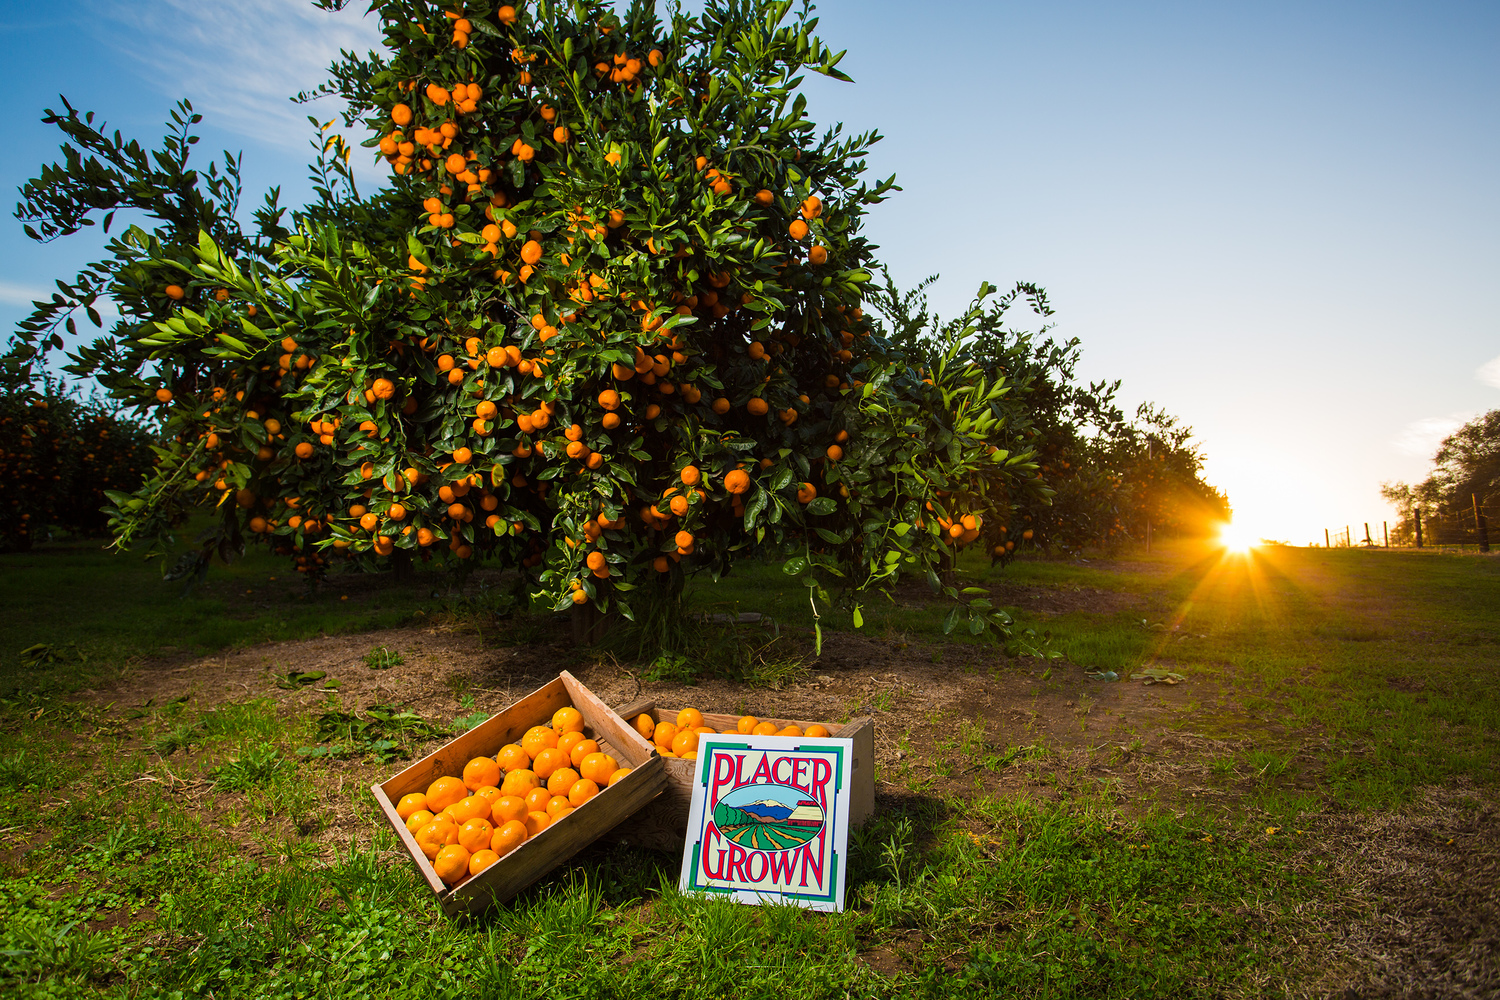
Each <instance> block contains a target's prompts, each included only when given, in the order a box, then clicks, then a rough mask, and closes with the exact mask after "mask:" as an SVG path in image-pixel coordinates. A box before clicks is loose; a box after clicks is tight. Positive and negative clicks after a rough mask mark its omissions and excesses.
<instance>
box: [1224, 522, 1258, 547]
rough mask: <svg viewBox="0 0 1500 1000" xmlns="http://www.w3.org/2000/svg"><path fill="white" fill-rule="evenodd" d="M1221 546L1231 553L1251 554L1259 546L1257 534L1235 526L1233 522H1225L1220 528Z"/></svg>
mask: <svg viewBox="0 0 1500 1000" xmlns="http://www.w3.org/2000/svg"><path fill="white" fill-rule="evenodd" d="M1219 544H1220V545H1222V546H1224V548H1225V549H1227V550H1228V551H1230V552H1239V553H1244V552H1249V551H1250V550H1251V549H1253V548H1255V546H1256V545H1258V544H1259V539H1257V538H1256V537H1255V533H1254V532H1252V531H1247V530H1246V529H1244V528H1242V527H1240V526H1239V525H1238V524H1235V523H1234V522H1233V521H1228V522H1225V523H1224V525H1223V526H1222V527H1220V528H1219Z"/></svg>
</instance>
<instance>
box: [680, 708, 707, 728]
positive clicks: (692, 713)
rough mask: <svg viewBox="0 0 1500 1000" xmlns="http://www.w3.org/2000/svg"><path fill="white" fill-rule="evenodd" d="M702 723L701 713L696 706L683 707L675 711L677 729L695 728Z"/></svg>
mask: <svg viewBox="0 0 1500 1000" xmlns="http://www.w3.org/2000/svg"><path fill="white" fill-rule="evenodd" d="M701 725H703V713H702V712H700V711H698V710H697V709H696V708H684V709H683V710H682V711H680V712H678V713H677V728H678V729H697V728H698V727H699V726H701Z"/></svg>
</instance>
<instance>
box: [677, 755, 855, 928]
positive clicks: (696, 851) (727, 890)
mask: <svg viewBox="0 0 1500 1000" xmlns="http://www.w3.org/2000/svg"><path fill="white" fill-rule="evenodd" d="M773 735H774V734H773ZM714 742H715V746H714V748H713V749H714V750H715V751H717V750H756V749H758V748H757V747H755V746H754V745H753V744H752V743H751V742H750V741H748V740H737V741H734V742H729V741H721V740H717V739H716V740H715V741H714ZM848 749H849V748H847V747H845V746H844V745H843V744H839V745H837V746H828V745H826V744H823V743H819V744H818V745H817V746H802V745H798V746H795V747H792V748H791V751H792V752H794V753H797V752H801V753H819V754H824V755H831V756H833V757H835V758H836V761H835V764H834V768H833V779H834V784H833V792H834V795H835V799H837V796H839V795H842V794H844V785H843V781H844V754H845V751H846V750H848ZM699 760H701V761H702V762H703V763H702V766H701V767H700V768H699V774H698V784H699V785H700V786H702V788H703V813H702V815H700V816H699V822H700V824H704V823H709V822H712V818H711V817H712V814H711V813H710V811H709V802H708V774H709V772H708V764H709V761H711V760H713V752H710V753H708V754H707V755H705V756H703V757H700V758H699ZM831 814H832V812H830V815H831ZM702 833H703V830H702V827H701V825H700V828H699V829H698V830H696V831H694V835H695V836H696V837H697V839H696V840H694V841H693V850H692V854H691V856H690V857H691V860H692V866H691V868H690V869H689V871H690V872H691V874H690V875H689V876H688V889H689V890H691V891H693V892H712V893H718V894H720V895H734V894H736V893H746V894H748V895H756V896H761V897H763V898H766V899H805V900H808V901H809V902H816V903H833V902H837V900H838V898H839V895H840V889H839V885H838V881H839V853H838V850H837V849H835V850H833V851H830V852H829V854H828V863H829V865H830V866H831V867H832V869H833V870H832V871H831V872H830V873H829V880H828V891H827V892H826V893H823V894H821V895H818V894H815V893H810V892H768V893H757V892H755V890H753V889H735V888H731V887H729V886H723V885H715V884H714V883H711V882H708V883H704V882H699V881H698V873H699V872H700V871H701V870H702V868H703V866H702V861H703V856H702V852H703V838H702Z"/></svg>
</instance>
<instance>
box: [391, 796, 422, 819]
mask: <svg viewBox="0 0 1500 1000" xmlns="http://www.w3.org/2000/svg"><path fill="white" fill-rule="evenodd" d="M426 808H427V796H425V795H423V794H422V793H421V792H412V793H410V794H409V795H403V796H401V801H400V802H398V803H396V815H397V816H400V817H401V818H402V819H409V818H410V817H411V814H412V813H414V812H417V811H418V810H420V809H426Z"/></svg>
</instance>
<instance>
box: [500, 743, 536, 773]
mask: <svg viewBox="0 0 1500 1000" xmlns="http://www.w3.org/2000/svg"><path fill="white" fill-rule="evenodd" d="M495 760H496V761H497V762H498V763H499V765H500V770H502V771H504V772H505V773H506V774H509V773H510V772H512V771H521V770H524V769H526V768H528V767H530V766H531V755H530V754H529V753H527V752H526V751H525V750H522V749H521V748H520V747H519V746H517V745H516V744H514V743H507V744H505V746H503V747H501V748H500V752H499V753H497V754H496V755H495Z"/></svg>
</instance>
